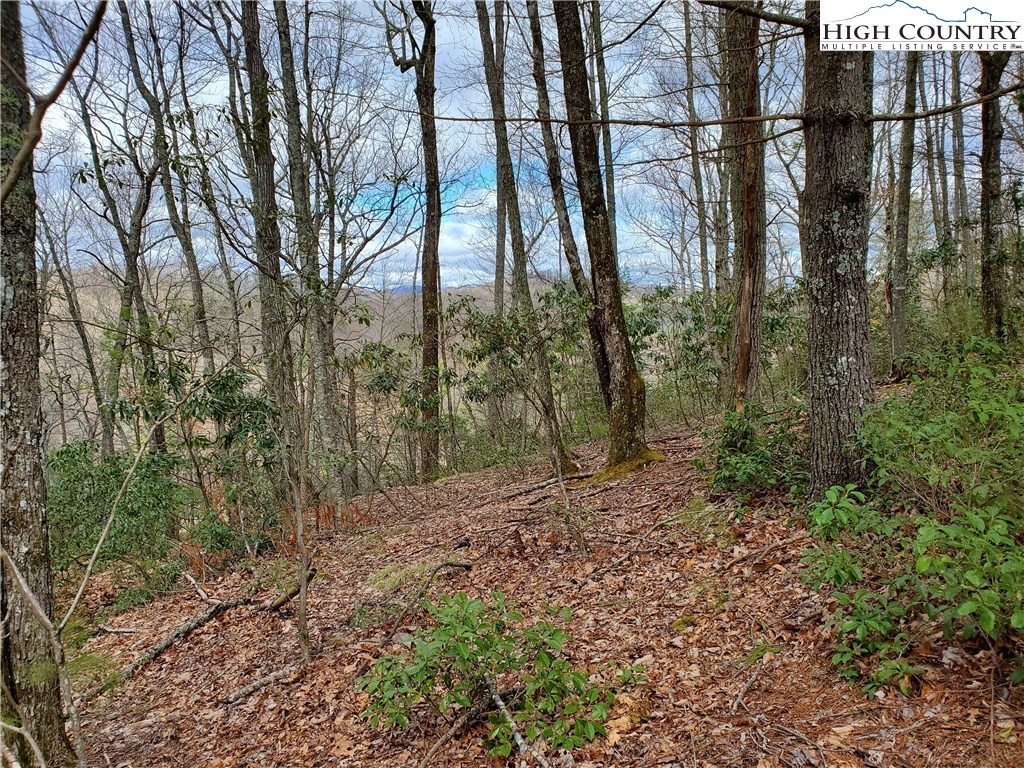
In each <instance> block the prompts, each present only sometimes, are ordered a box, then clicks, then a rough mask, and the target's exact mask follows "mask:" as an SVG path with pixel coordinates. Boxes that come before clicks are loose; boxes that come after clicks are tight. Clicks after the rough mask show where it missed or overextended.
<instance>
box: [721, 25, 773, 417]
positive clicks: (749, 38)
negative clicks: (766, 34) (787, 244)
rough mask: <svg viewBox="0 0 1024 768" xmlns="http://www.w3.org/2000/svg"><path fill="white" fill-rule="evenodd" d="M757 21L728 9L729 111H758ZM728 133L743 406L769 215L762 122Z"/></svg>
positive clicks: (752, 364) (752, 370) (735, 328)
mask: <svg viewBox="0 0 1024 768" xmlns="http://www.w3.org/2000/svg"><path fill="white" fill-rule="evenodd" d="M759 26H760V22H759V20H758V19H757V18H756V17H755V16H746V15H743V14H739V13H736V12H730V13H728V14H727V15H726V18H725V39H726V62H727V65H726V66H727V72H728V93H729V112H728V114H729V116H730V117H733V118H741V117H756V116H758V115H760V113H761V80H760V77H759V63H760V51H759ZM729 136H730V137H731V140H732V141H733V142H734V144H735V146H733V147H731V148H730V152H729V157H730V158H731V161H732V162H731V166H732V167H731V171H732V181H731V189H732V202H733V205H732V215H733V229H734V232H735V243H736V246H735V248H736V251H735V252H736V257H737V264H736V268H735V277H736V298H735V303H734V305H733V315H732V345H731V357H732V361H733V366H732V406H733V408H734V409H735V410H737V411H742V410H743V407H744V404H745V402H746V401H747V400H748V399H750V400H757V398H758V394H759V392H758V390H759V386H760V381H761V332H762V328H761V306H762V303H763V301H764V291H765V257H766V242H765V241H766V236H767V228H768V216H767V212H766V210H765V177H764V173H765V172H764V153H765V150H764V146H765V145H764V123H760V122H746V123H738V124H736V125H734V126H732V129H731V130H730V131H729Z"/></svg>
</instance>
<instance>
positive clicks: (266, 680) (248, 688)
mask: <svg viewBox="0 0 1024 768" xmlns="http://www.w3.org/2000/svg"><path fill="white" fill-rule="evenodd" d="M305 667H306V665H305V664H292V665H291V666H290V667H285V668H284V669H279V670H278V671H277V672H272V673H271V674H269V675H267V676H266V677H261V678H260V679H259V680H254V681H253V682H251V683H249V684H248V685H245V686H242V687H241V688H239V689H237V690H235V691H233V692H232V693H230V694H229V695H228V697H227V698H226V699H224V703H225V704H234V703H235V702H236V701H240V700H242V699H244V698H246V697H248V696H250V695H252V694H253V693H255V692H256V691H258V690H260V688H266V687H267V686H268V685H271V684H272V683H276V682H277V681H278V680H283V679H284V678H286V677H288V676H289V675H291V674H294V673H295V672H299V671H301V670H302V669H304V668H305Z"/></svg>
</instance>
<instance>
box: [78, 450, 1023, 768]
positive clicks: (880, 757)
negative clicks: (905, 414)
mask: <svg viewBox="0 0 1024 768" xmlns="http://www.w3.org/2000/svg"><path fill="white" fill-rule="evenodd" d="M652 447H654V448H655V449H656V450H658V451H660V452H662V453H664V454H665V455H666V457H667V461H665V462H664V463H662V464H659V465H657V466H654V467H651V468H649V469H646V470H643V471H641V472H638V473H634V474H631V475H627V476H624V477H622V478H621V479H620V480H618V481H615V482H611V483H607V484H604V485H586V484H581V485H578V486H577V487H567V488H566V490H565V492H564V494H565V495H563V490H562V488H560V487H559V485H557V484H549V485H544V486H543V487H539V486H541V484H542V483H544V480H545V474H544V468H543V467H540V466H536V467H531V468H526V469H517V468H503V469H498V470H491V471H487V472H483V473H479V474H475V475H470V476H463V477H457V478H453V479H451V480H448V481H444V482H441V483H438V484H436V485H434V486H430V487H416V488H409V489H393V490H391V491H390V496H391V498H392V499H393V500H394V501H395V502H396V503H397V504H398V505H399V506H400V507H401V511H396V510H395V509H393V508H392V507H391V506H390V503H389V502H388V501H387V500H385V499H383V498H380V497H378V499H377V503H376V504H375V506H374V509H373V510H372V513H373V515H374V519H375V520H377V521H378V524H377V525H376V526H373V527H371V528H368V529H365V530H363V531H361V532H359V533H356V534H331V535H325V536H321V537H320V538H318V540H317V541H316V548H317V550H318V555H317V557H316V563H317V566H318V567H319V569H320V573H321V576H320V577H319V578H318V580H317V582H316V584H315V585H313V586H312V587H311V589H310V601H309V606H310V626H311V630H312V637H313V642H314V644H315V645H316V646H317V647H318V648H319V649H320V651H319V654H318V656H317V658H316V660H315V662H314V663H313V665H312V666H311V667H309V668H307V670H305V672H304V673H302V674H301V676H292V677H289V678H285V679H284V680H283V681H281V682H278V683H275V684H274V685H272V686H270V687H267V688H265V689H263V690H261V691H259V692H257V693H254V694H252V695H251V696H249V697H247V698H245V699H243V700H242V701H240V702H238V703H235V704H227V703H225V699H226V698H227V696H228V695H229V694H230V693H231V692H232V691H234V690H236V689H238V688H239V687H241V686H243V685H245V684H247V683H249V682H251V681H252V680H255V679H257V678H259V677H262V676H264V675H267V674H270V673H272V672H274V671H276V670H279V669H281V668H283V667H286V666H288V665H290V664H292V663H293V662H294V660H295V659H296V658H297V643H296V640H295V627H294V615H293V613H292V612H291V610H292V609H291V608H286V609H285V610H283V611H281V612H280V613H279V614H267V613H264V612H261V611H258V610H254V609H250V608H245V607H243V608H236V609H233V610H231V611H228V612H226V613H224V614H222V615H221V616H220V617H218V618H217V619H216V620H215V621H213V622H211V623H210V624H208V625H206V626H205V627H203V628H201V629H199V630H197V631H196V632H194V633H193V634H191V635H190V636H189V637H187V638H186V639H185V640H183V641H181V642H179V643H178V644H176V645H174V646H172V647H171V648H170V649H169V650H168V651H167V652H165V653H164V654H163V655H162V656H161V657H160V658H158V659H157V660H156V661H155V662H154V663H152V664H150V665H149V666H148V667H146V668H144V669H143V670H142V671H141V672H140V673H139V674H138V675H137V676H136V677H135V678H134V679H132V680H130V681H128V682H127V683H125V684H124V685H122V686H121V687H120V688H119V689H117V690H116V691H114V692H113V693H110V694H107V695H105V696H103V697H101V698H98V699H96V700H95V701H94V702H92V703H90V704H89V705H88V706H87V708H86V711H85V713H84V717H83V720H84V727H85V731H86V738H87V742H88V743H89V744H90V745H92V755H91V757H92V764H93V765H109V766H139V767H141V766H209V767H211V768H212V767H216V766H242V765H247V766H364V767H369V766H396V767H397V766H414V765H416V764H417V762H418V761H419V760H420V759H421V758H422V756H423V755H424V754H425V753H426V751H427V750H428V749H429V747H430V745H431V744H432V743H433V741H434V740H435V739H436V738H437V737H438V736H439V735H440V734H441V733H442V732H443V731H444V726H443V724H441V723H428V724H425V726H424V727H423V728H422V730H417V729H416V728H415V727H414V728H412V729H410V730H408V731H406V732H399V733H396V734H386V733H384V732H381V731H375V730H372V729H370V728H369V727H368V726H367V725H366V724H365V722H364V721H362V720H361V719H359V717H358V713H359V711H360V710H361V709H362V707H363V705H364V704H365V702H364V701H363V700H361V699H360V698H359V697H358V696H357V695H356V692H355V691H354V686H353V685H352V677H353V674H354V672H355V670H356V669H357V668H358V666H359V664H360V662H361V661H362V660H363V659H364V658H365V657H366V654H367V652H369V651H372V650H373V649H374V648H375V646H376V645H377V643H378V642H379V641H380V639H381V638H382V637H383V636H384V635H385V634H386V632H387V630H388V629H390V628H391V627H390V624H388V623H387V622H388V619H389V617H390V618H391V620H393V617H394V615H395V611H396V606H402V605H404V604H405V603H406V601H408V600H409V599H410V597H411V596H412V595H414V594H415V592H416V591H417V589H418V587H419V586H420V584H421V583H422V580H423V578H424V577H425V575H426V574H427V573H429V572H430V569H431V568H433V566H434V565H436V564H437V563H438V562H441V561H444V560H452V561H458V562H464V563H472V564H473V568H472V570H470V571H468V572H465V571H461V570H460V571H453V570H442V571H441V572H440V573H439V574H438V576H437V578H435V579H434V581H433V583H432V585H431V594H432V595H437V594H439V593H441V592H448V593H451V592H456V591H459V590H464V591H467V592H469V593H471V594H486V593H487V592H489V591H491V590H500V591H502V592H504V593H506V594H507V595H509V596H510V597H512V598H514V599H515V600H517V601H519V602H520V603H521V605H522V606H523V608H524V609H526V610H527V611H529V610H531V609H533V608H538V607H539V606H540V604H541V603H542V602H545V601H546V602H549V603H554V604H556V605H565V606H570V607H572V608H573V615H574V618H573V621H572V624H571V626H570V631H571V634H572V635H573V638H574V642H573V643H572V645H571V646H570V648H569V652H570V655H571V657H572V661H573V662H574V663H575V664H578V665H581V666H583V667H586V668H588V669H592V670H597V669H599V668H600V667H602V665H605V664H608V663H614V664H616V665H620V666H621V665H624V664H633V663H641V664H643V665H644V666H645V667H646V670H647V675H648V680H647V682H646V684H644V685H643V686H641V687H639V688H637V689H635V690H633V691H631V692H629V694H627V695H623V696H621V697H620V700H619V702H618V703H617V705H616V708H615V710H614V711H613V713H612V716H611V722H610V731H611V733H610V738H608V739H599V740H598V741H596V742H594V743H593V744H592V745H590V746H588V747H584V748H582V749H580V750H577V751H576V752H575V753H574V755H573V757H574V762H573V760H571V759H563V760H562V761H561V762H557V761H556V762H555V763H553V765H554V764H558V765H561V766H563V768H565V767H567V766H571V765H573V764H575V766H577V768H583V767H584V766H585V767H587V768H591V767H592V766H680V768H682V767H683V766H686V767H687V768H710V767H711V766H719V767H722V768H724V767H725V766H757V768H774V767H775V766H791V767H792V768H800V767H802V766H826V765H827V766H832V767H833V768H889V767H892V768H905V767H906V766H914V767H915V768H926V767H927V768H940V767H941V766H1017V765H1024V736H1022V735H1021V729H1022V728H1024V711H1022V710H1024V703H1022V698H1024V697H1022V695H1021V694H1020V693H1019V692H1018V691H1013V692H1012V693H1010V694H1009V695H1007V692H1006V691H1005V690H1002V691H1001V690H1000V689H999V688H998V686H997V687H996V689H995V696H994V697H993V689H992V685H991V682H992V681H991V679H990V678H989V676H988V674H987V673H986V672H984V671H983V670H984V669H985V667H984V665H983V663H982V662H983V659H978V658H975V657H973V656H971V655H970V654H969V653H968V652H967V651H965V650H960V649H953V650H952V651H949V650H946V652H945V653H943V649H940V650H939V651H937V652H934V653H932V655H930V656H929V655H928V654H927V653H925V655H924V657H922V658H917V659H915V663H918V664H920V665H922V666H924V667H926V669H927V672H926V674H925V675H924V676H923V682H922V683H921V690H920V694H919V695H918V696H915V697H914V698H906V697H904V696H903V695H902V694H899V693H895V692H892V691H887V692H885V693H884V695H882V696H880V697H877V698H873V699H866V698H865V697H864V695H863V694H862V693H860V692H859V691H858V690H856V689H853V688H851V687H850V686H849V685H848V684H847V683H845V682H844V681H842V680H841V679H840V678H839V676H838V674H837V672H836V669H835V668H834V667H833V666H832V665H831V663H830V656H831V653H832V645H831V638H830V637H829V633H828V631H827V629H826V626H825V625H826V621H827V619H828V618H829V616H830V615H831V612H832V610H833V608H834V605H833V604H832V603H831V601H830V600H829V599H828V598H827V597H826V596H824V595H817V594H813V593H810V592H809V591H808V590H807V589H806V588H805V587H804V586H803V585H802V584H801V582H800V578H799V574H798V572H797V571H798V561H799V558H800V553H801V550H802V549H803V547H804V546H806V544H805V542H804V541H803V540H802V539H801V537H800V530H799V528H798V527H796V526H795V525H794V517H795V516H794V514H793V513H792V512H790V511H787V510H785V509H784V508H783V507H782V505H781V504H778V503H772V502H770V501H765V502H763V503H761V504H759V505H756V506H755V509H753V510H749V511H747V512H746V514H745V516H744V517H743V518H742V519H737V518H736V516H735V513H733V512H731V510H732V506H731V505H729V504H726V503H725V502H724V501H719V500H715V499H714V498H713V497H711V494H710V491H709V489H708V487H707V484H706V482H705V481H704V479H703V478H701V476H700V475H699V473H698V472H697V471H696V470H695V469H694V467H693V465H692V463H691V462H692V459H693V458H694V456H695V455H696V454H697V452H698V451H699V450H700V447H701V444H700V440H699V438H697V437H696V436H695V435H692V434H683V435H679V436H676V437H667V438H663V439H661V440H659V441H656V442H655V443H654V444H653V446H652ZM602 455H603V451H602V448H601V447H600V446H590V447H586V448H584V449H581V450H580V451H579V452H578V456H577V458H578V459H580V460H581V463H582V464H583V465H584V467H585V469H587V470H590V471H593V470H596V469H598V468H600V463H601V457H602ZM569 485H570V486H572V485H573V484H572V483H570V484H569ZM566 496H567V497H568V500H569V512H566V506H565V497H566ZM667 520H671V523H667V522H666V521H667ZM659 523H660V524H659ZM465 539H468V546H460V547H459V548H457V549H456V548H455V547H456V545H460V544H461V545H465V544H466V542H465ZM402 569H406V570H404V571H403V570H402ZM248 578H249V576H248V574H244V573H233V574H229V575H228V576H225V577H224V578H223V579H222V580H220V581H216V582H211V583H207V584H206V585H205V589H206V591H207V592H208V593H209V594H210V595H211V596H214V597H219V598H231V597H236V596H238V595H239V594H240V593H241V591H242V589H243V586H244V584H245V582H246V580H247V579H248ZM267 594H268V595H269V594H271V593H270V592H269V591H268V592H267ZM205 607H206V606H205V604H204V603H203V602H202V601H201V600H200V599H199V597H198V596H197V595H196V594H195V593H194V592H192V591H187V592H185V591H183V592H182V593H180V594H177V595H174V596H171V597H168V598H166V599H162V600H159V601H156V602H153V603H150V604H149V605H146V606H143V607H141V608H138V609H135V610H133V611H130V612H128V613H124V614H120V615H118V616H117V617H115V618H113V619H111V620H110V621H109V622H108V624H109V625H110V626H113V627H131V628H136V629H138V630H140V631H139V632H136V633H133V634H114V635H105V636H101V637H98V638H96V639H95V640H93V641H91V642H90V645H89V646H88V648H87V650H89V651H91V652H93V653H102V654H106V655H109V656H111V657H112V658H113V659H114V661H115V663H116V664H117V665H118V666H121V667H123V666H126V665H127V664H128V663H129V662H130V661H131V659H132V658H134V656H135V654H137V653H138V652H139V650H141V649H143V648H145V647H146V646H147V645H149V644H150V643H152V642H155V641H156V640H157V639H159V638H160V637H161V636H162V635H164V634H166V633H167V632H169V631H170V630H171V629H172V628H173V627H174V626H175V625H176V624H178V623H180V622H181V621H184V620H185V619H187V618H188V617H190V616H193V615H195V614H197V613H200V612H201V611H202V610H204V608H205ZM421 619H422V616H421V615H420V614H419V613H414V614H412V615H410V616H409V617H407V618H406V620H405V621H404V622H403V623H404V624H405V625H407V626H408V628H410V629H411V628H413V627H415V626H416V625H417V622H418V621H420V620H421ZM382 621H383V623H381V622H382ZM993 699H994V700H993ZM482 734H483V728H482V727H480V728H477V729H476V730H474V731H472V732H470V733H468V734H466V735H464V736H463V737H462V738H460V739H458V740H456V741H454V742H452V743H451V744H450V745H448V747H447V748H446V749H444V750H442V752H441V753H440V754H439V756H438V758H437V759H436V761H435V765H438V766H453V767H454V766H460V767H463V768H469V766H503V765H505V762H504V761H500V760H497V759H496V758H489V757H487V756H486V751H485V749H484V747H483V746H482V745H481V743H480V742H481V736H482ZM1018 737H1020V738H1018Z"/></svg>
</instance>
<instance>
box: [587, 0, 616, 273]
mask: <svg viewBox="0 0 1024 768" xmlns="http://www.w3.org/2000/svg"><path fill="white" fill-rule="evenodd" d="M590 23H591V27H592V29H591V32H592V34H593V38H594V76H595V79H596V80H597V102H598V117H600V118H601V129H600V134H601V151H602V155H603V158H604V184H605V200H606V201H607V204H608V229H609V232H610V233H611V239H612V253H614V254H615V261H616V263H618V259H619V236H618V229H619V228H618V221H617V219H616V207H617V206H616V205H615V165H614V162H613V159H612V127H611V124H610V123H609V122H608V116H609V109H608V71H607V68H606V67H605V63H604V35H603V34H602V31H601V0H591V2H590Z"/></svg>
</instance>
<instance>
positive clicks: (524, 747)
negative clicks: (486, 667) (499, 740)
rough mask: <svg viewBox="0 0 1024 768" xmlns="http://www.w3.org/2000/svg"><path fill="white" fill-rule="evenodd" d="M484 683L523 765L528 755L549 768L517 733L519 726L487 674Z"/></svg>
mask: <svg viewBox="0 0 1024 768" xmlns="http://www.w3.org/2000/svg"><path fill="white" fill-rule="evenodd" d="M484 682H485V683H486V684H487V690H488V691H489V692H490V694H491V698H492V699H494V703H495V704H497V705H498V710H499V711H500V712H501V716H502V717H504V718H505V722H506V723H508V727H509V730H510V731H512V738H514V739H515V741H516V746H518V747H519V754H520V755H521V756H522V758H523V765H525V764H526V755H527V754H530V755H533V756H534V758H536V760H537V762H538V763H539V764H540V766H541V768H551V763H549V762H548V761H547V760H546V759H545V758H544V755H542V754H541V753H540V752H538V751H537V750H536V749H534V748H533V747H531V746H530V745H529V744H527V743H526V739H524V738H523V734H521V733H520V732H519V726H517V725H516V721H515V719H514V718H513V717H512V715H511V714H510V713H509V711H508V707H506V706H505V702H504V700H503V699H502V698H501V694H500V693H498V689H497V688H496V687H495V685H494V681H493V680H492V679H491V676H490V675H488V674H487V673H484Z"/></svg>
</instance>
